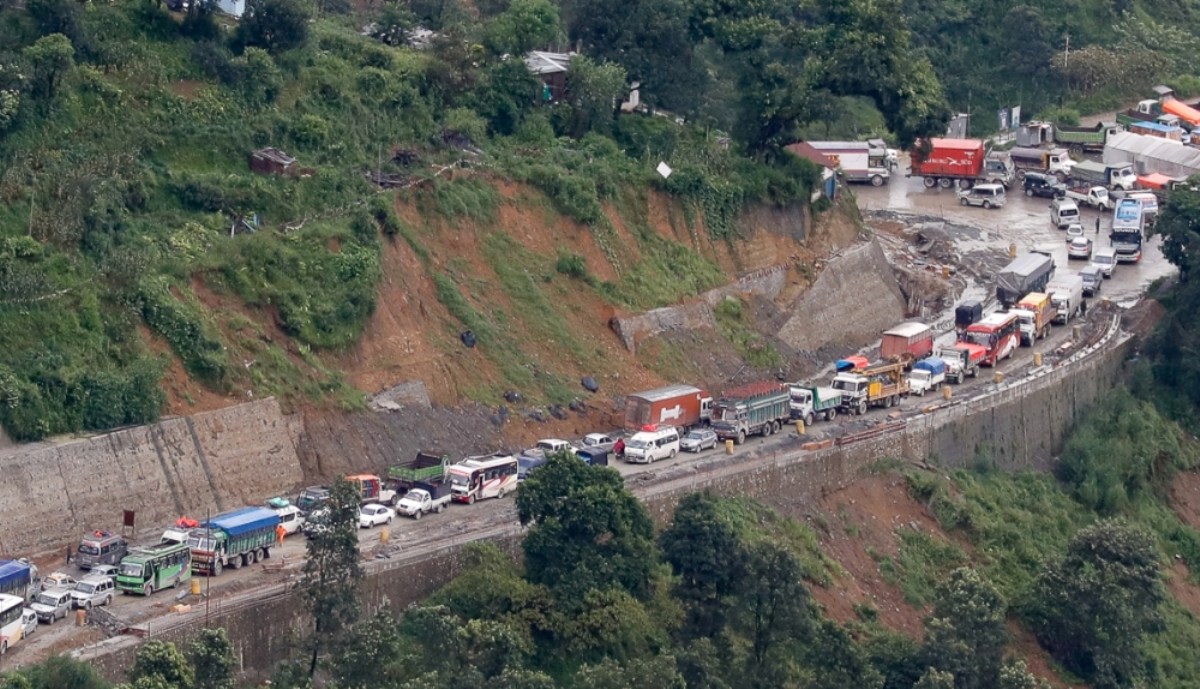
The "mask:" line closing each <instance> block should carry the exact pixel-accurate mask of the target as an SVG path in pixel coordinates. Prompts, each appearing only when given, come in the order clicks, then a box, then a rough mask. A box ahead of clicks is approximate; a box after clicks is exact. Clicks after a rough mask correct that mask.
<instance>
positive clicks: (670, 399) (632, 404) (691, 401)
mask: <svg viewBox="0 0 1200 689" xmlns="http://www.w3.org/2000/svg"><path fill="white" fill-rule="evenodd" d="M712 405H713V399H712V396H711V395H709V394H708V393H707V392H705V391H703V390H701V389H699V388H694V387H692V386H690V385H668V386H666V387H662V388H657V389H654V390H648V391H646V392H639V393H637V394H634V395H627V396H626V397H625V430H627V431H631V432H634V433H636V432H638V431H640V430H641V429H643V428H645V427H646V426H658V425H660V424H665V425H668V426H675V427H676V428H681V429H689V428H691V427H693V426H698V425H700V424H702V423H706V422H707V421H708V420H709V419H710V417H711V416H712Z"/></svg>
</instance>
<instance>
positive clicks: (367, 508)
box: [358, 504, 396, 529]
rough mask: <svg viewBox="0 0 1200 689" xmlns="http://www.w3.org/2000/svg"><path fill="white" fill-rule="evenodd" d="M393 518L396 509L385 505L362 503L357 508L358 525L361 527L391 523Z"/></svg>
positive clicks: (366, 527)
mask: <svg viewBox="0 0 1200 689" xmlns="http://www.w3.org/2000/svg"><path fill="white" fill-rule="evenodd" d="M395 518H396V511H395V510H393V509H392V508H390V507H388V506H387V505H379V504H374V505H363V506H362V507H360V508H358V526H359V528H361V529H369V528H371V527H373V526H382V525H383V524H391V523H392V520H393V519H395Z"/></svg>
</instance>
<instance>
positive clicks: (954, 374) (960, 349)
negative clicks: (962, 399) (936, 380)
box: [934, 330, 987, 385]
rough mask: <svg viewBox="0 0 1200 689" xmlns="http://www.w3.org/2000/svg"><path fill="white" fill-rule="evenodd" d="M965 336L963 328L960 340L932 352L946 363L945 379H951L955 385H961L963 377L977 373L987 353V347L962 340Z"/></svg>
mask: <svg viewBox="0 0 1200 689" xmlns="http://www.w3.org/2000/svg"><path fill="white" fill-rule="evenodd" d="M965 337H966V331H965V330H964V331H963V333H962V335H961V336H960V341H959V342H957V343H955V344H953V345H951V346H949V347H938V349H937V352H936V353H935V354H934V356H936V357H937V358H939V359H941V360H942V362H943V363H945V364H946V380H952V381H954V383H955V384H956V385H962V382H963V379H964V378H966V377H968V376H970V377H971V378H974V377H975V376H977V375H979V364H980V363H981V362H982V361H983V357H984V356H986V355H987V349H986V348H984V347H980V346H978V345H973V344H970V343H969V342H965V341H962V340H961V338H965Z"/></svg>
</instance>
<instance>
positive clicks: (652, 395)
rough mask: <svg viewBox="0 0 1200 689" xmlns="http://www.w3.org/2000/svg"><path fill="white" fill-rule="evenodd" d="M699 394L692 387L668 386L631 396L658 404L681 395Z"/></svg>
mask: <svg viewBox="0 0 1200 689" xmlns="http://www.w3.org/2000/svg"><path fill="white" fill-rule="evenodd" d="M699 393H700V389H699V388H694V387H692V386H691V385H668V386H666V387H661V388H655V389H653V390H647V391H646V392H639V393H637V394H635V395H630V397H640V398H642V399H644V400H647V401H650V402H658V401H659V400H669V399H671V398H673V397H679V396H680V395H695V394H699Z"/></svg>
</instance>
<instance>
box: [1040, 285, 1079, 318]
mask: <svg viewBox="0 0 1200 689" xmlns="http://www.w3.org/2000/svg"><path fill="white" fill-rule="evenodd" d="M1046 293H1047V294H1049V295H1050V302H1051V303H1052V304H1053V305H1054V310H1055V316H1054V322H1055V323H1060V324H1062V325H1066V324H1067V323H1069V322H1070V320H1071V319H1072V318H1074V317H1076V316H1078V315H1079V310H1080V304H1082V303H1083V278H1081V277H1079V276H1078V275H1063V276H1061V277H1057V278H1055V279H1054V280H1053V281H1052V282H1050V284H1048V285H1046Z"/></svg>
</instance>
